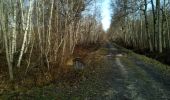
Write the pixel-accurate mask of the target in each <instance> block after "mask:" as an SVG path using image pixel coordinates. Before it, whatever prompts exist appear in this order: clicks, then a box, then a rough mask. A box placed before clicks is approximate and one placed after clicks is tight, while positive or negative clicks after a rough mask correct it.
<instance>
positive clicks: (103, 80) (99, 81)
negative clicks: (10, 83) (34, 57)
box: [4, 43, 170, 100]
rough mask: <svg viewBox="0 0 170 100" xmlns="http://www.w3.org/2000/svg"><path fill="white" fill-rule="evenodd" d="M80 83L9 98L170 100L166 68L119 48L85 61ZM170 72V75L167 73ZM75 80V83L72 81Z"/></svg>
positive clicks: (110, 46)
mask: <svg viewBox="0 0 170 100" xmlns="http://www.w3.org/2000/svg"><path fill="white" fill-rule="evenodd" d="M86 60H88V63H87V64H86V67H85V69H84V70H83V71H78V74H75V75H82V76H81V78H82V79H81V81H80V82H79V83H78V84H73V85H72V86H70V87H69V86H67V85H60V86H59V85H54V84H51V85H49V86H45V87H40V88H33V89H31V90H29V91H27V92H14V93H11V94H7V95H6V96H5V97H8V99H11V98H12V99H13V98H16V97H17V98H19V100H170V78H169V76H168V75H169V74H167V75H166V74H165V73H166V72H165V71H166V70H165V71H164V70H162V69H163V68H166V67H167V66H165V65H163V64H160V63H159V62H157V61H155V60H152V59H149V58H147V57H144V56H141V55H137V54H135V53H133V52H131V51H129V50H126V49H124V48H121V47H119V46H117V45H116V44H114V43H113V44H112V43H107V44H104V45H103V46H102V47H101V48H99V49H98V50H97V51H94V52H92V53H90V54H89V56H88V57H87V58H86ZM167 72H168V71H167ZM71 80H72V79H71ZM4 100H5V99H4Z"/></svg>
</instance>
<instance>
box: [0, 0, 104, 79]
mask: <svg viewBox="0 0 170 100" xmlns="http://www.w3.org/2000/svg"><path fill="white" fill-rule="evenodd" d="M94 5H95V1H94V0H1V1H0V56H1V58H3V59H4V58H5V59H6V60H5V62H3V61H4V60H2V59H1V60H2V62H1V65H0V67H1V68H5V69H6V68H7V66H8V72H9V76H10V80H13V79H15V75H16V76H17V74H19V72H17V71H15V72H14V70H20V71H22V73H23V72H24V73H27V72H28V71H29V72H30V71H31V68H34V67H36V66H38V69H43V70H45V71H46V72H47V71H50V70H52V71H53V70H54V69H55V70H58V69H59V68H60V67H62V66H64V64H65V62H66V61H67V60H68V59H70V57H72V54H73V52H74V48H75V46H76V45H80V44H82V45H87V44H89V43H96V42H97V41H99V40H102V38H103V36H102V34H103V33H104V31H103V30H102V25H101V23H100V22H99V21H97V20H96V16H97V14H96V11H97V10H96V9H97V7H93V9H94V10H92V11H91V12H93V14H89V13H87V11H89V10H91V9H92V8H89V6H94ZM2 63H4V64H2ZM14 74H15V75H14ZM19 75H20V74H19ZM21 75H22V74H21Z"/></svg>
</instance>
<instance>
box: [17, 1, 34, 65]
mask: <svg viewBox="0 0 170 100" xmlns="http://www.w3.org/2000/svg"><path fill="white" fill-rule="evenodd" d="M33 4H34V0H31V1H30V5H29V11H28V16H27V25H26V28H25V33H24V39H23V43H22V47H21V51H20V55H19V59H18V63H17V67H20V65H21V60H22V56H23V53H24V50H25V46H26V42H27V34H28V31H29V30H28V29H29V25H30V18H31V16H32V10H33Z"/></svg>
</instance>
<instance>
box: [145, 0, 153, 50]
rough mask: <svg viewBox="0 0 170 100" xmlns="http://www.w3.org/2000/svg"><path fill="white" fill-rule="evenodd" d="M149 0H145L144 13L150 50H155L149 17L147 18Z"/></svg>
mask: <svg viewBox="0 0 170 100" xmlns="http://www.w3.org/2000/svg"><path fill="white" fill-rule="evenodd" d="M147 5H148V4H147V0H145V10H144V15H145V27H146V34H147V37H148V41H149V48H150V51H151V52H153V46H152V40H151V36H150V33H149V27H148V24H149V23H148V18H147Z"/></svg>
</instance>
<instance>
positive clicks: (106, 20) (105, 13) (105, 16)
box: [101, 0, 112, 31]
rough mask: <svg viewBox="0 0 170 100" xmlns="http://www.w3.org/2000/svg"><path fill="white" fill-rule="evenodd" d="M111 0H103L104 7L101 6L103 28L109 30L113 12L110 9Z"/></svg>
mask: <svg viewBox="0 0 170 100" xmlns="http://www.w3.org/2000/svg"><path fill="white" fill-rule="evenodd" d="M110 3H111V0H102V7H101V17H102V20H101V21H102V25H103V29H104V30H105V31H107V30H108V29H109V27H110V24H111V12H112V10H111V9H110V8H111V7H110Z"/></svg>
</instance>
